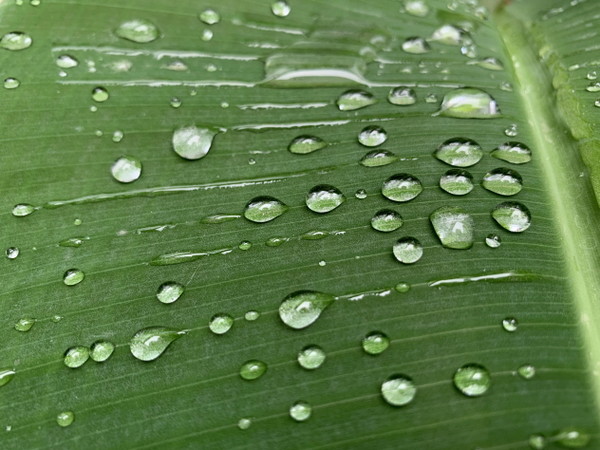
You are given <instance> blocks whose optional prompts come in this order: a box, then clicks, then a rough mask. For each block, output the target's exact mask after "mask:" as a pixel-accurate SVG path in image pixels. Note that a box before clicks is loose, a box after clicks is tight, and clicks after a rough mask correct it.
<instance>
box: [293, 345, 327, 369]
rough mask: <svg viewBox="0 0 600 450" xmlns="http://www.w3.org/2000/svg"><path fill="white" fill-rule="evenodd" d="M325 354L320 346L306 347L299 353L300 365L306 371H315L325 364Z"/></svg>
mask: <svg viewBox="0 0 600 450" xmlns="http://www.w3.org/2000/svg"><path fill="white" fill-rule="evenodd" d="M325 358H326V355H325V352H324V351H323V349H322V348H321V347H319V346H318V345H309V346H307V347H304V348H303V349H302V350H301V351H300V353H298V364H300V366H301V367H302V368H304V369H306V370H315V369H318V368H319V367H321V366H322V365H323V363H324V362H325Z"/></svg>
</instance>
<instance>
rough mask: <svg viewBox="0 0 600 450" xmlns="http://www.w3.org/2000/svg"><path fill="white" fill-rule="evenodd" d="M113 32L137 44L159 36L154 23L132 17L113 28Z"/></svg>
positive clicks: (153, 39)
mask: <svg viewBox="0 0 600 450" xmlns="http://www.w3.org/2000/svg"><path fill="white" fill-rule="evenodd" d="M115 34H116V35H117V36H118V37H120V38H123V39H127V40H129V41H133V42H137V43H138V44H146V43H148V42H152V41H155V40H156V39H158V37H159V36H160V32H159V31H158V28H157V27H156V25H154V24H153V23H152V22H150V21H148V20H144V19H133V20H128V21H127V22H123V23H122V24H121V25H119V27H118V28H117V29H116V30H115Z"/></svg>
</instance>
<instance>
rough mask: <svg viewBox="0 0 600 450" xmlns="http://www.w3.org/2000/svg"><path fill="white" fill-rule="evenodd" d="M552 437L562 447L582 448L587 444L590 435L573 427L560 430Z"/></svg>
mask: <svg viewBox="0 0 600 450" xmlns="http://www.w3.org/2000/svg"><path fill="white" fill-rule="evenodd" d="M554 439H555V440H556V441H557V442H558V443H559V444H560V445H562V446H563V447H568V448H582V447H585V446H587V445H588V444H589V442H590V439H591V436H590V435H589V434H588V433H585V432H583V431H581V430H578V429H576V428H573V427H569V428H564V429H562V430H560V433H558V434H557V435H556V436H555V437H554Z"/></svg>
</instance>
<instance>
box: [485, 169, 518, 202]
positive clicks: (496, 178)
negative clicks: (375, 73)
mask: <svg viewBox="0 0 600 450" xmlns="http://www.w3.org/2000/svg"><path fill="white" fill-rule="evenodd" d="M481 185H482V186H483V187H484V188H485V189H487V190H488V191H490V192H494V193H495V194H498V195H504V196H510V195H516V194H518V193H519V192H521V189H523V178H522V177H521V175H520V174H519V172H517V171H516V170H511V169H507V168H504V167H499V168H497V169H494V170H491V171H490V172H488V173H486V174H485V175H484V177H483V181H482V183H481Z"/></svg>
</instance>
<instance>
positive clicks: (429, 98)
mask: <svg viewBox="0 0 600 450" xmlns="http://www.w3.org/2000/svg"><path fill="white" fill-rule="evenodd" d="M437 101H438V96H437V95H436V94H427V96H426V97H425V103H437Z"/></svg>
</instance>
